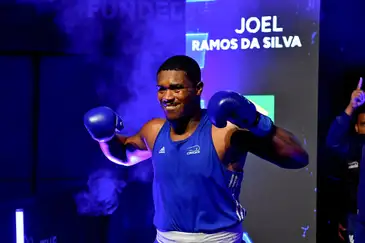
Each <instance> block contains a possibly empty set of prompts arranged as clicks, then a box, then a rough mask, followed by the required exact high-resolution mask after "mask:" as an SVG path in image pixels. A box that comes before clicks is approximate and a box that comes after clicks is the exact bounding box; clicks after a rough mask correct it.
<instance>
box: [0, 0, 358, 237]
mask: <svg viewBox="0 0 365 243" xmlns="http://www.w3.org/2000/svg"><path fill="white" fill-rule="evenodd" d="M64 4H66V3H64ZM364 5H365V3H364V2H363V1H359V0H357V1H352V2H346V3H345V2H333V1H327V0H324V1H322V3H321V25H320V56H319V57H320V59H319V60H320V64H319V108H318V119H319V121H318V122H319V124H318V147H319V148H318V198H317V200H318V201H317V202H318V206H317V232H318V233H317V238H318V239H317V242H331V243H332V242H336V240H337V220H338V219H339V218H340V217H341V215H340V213H341V208H340V202H341V200H342V199H341V195H340V194H339V191H338V187H339V184H340V181H339V180H336V179H334V178H338V177H340V174H341V171H339V169H338V166H337V164H338V163H337V160H336V158H334V157H333V156H330V154H329V152H328V151H327V150H326V149H325V147H324V138H325V135H326V133H327V131H328V127H329V124H330V122H331V121H332V119H334V117H335V115H337V114H338V113H339V112H341V110H343V109H344V108H345V106H346V105H347V103H348V100H349V96H350V94H351V91H352V90H353V89H354V87H356V83H357V81H358V78H359V77H360V76H361V75H363V76H364V64H365V61H364V57H365V45H363V40H364V36H363V34H362V31H361V30H362V28H363V26H364V24H365V20H364V19H363V17H362V14H363V13H362V9H364V7H365V6H364ZM61 7H62V6H61ZM61 7H59V6H56V7H55V6H53V5H52V4H51V3H50V2H41V3H37V4H35V3H34V2H32V1H25V0H24V1H22V2H18V3H15V2H13V1H7V2H2V3H1V4H0V31H1V38H0V54H1V57H0V75H1V76H0V77H1V79H0V80H1V82H0V83H1V88H0V92H1V96H0V100H1V111H2V115H1V122H0V125H1V127H2V129H1V133H2V138H3V139H2V142H1V146H0V161H1V163H2V166H3V167H2V170H1V172H0V173H1V174H0V192H1V195H2V196H1V205H2V207H1V212H0V215H1V216H0V219H1V222H2V225H4V227H2V230H1V231H0V237H1V239H2V240H1V241H2V242H5V243H7V242H9V243H10V242H13V238H12V237H13V234H12V232H13V224H12V222H13V220H14V209H15V208H16V207H23V208H25V209H26V217H27V218H28V226H26V227H28V229H27V230H28V231H29V234H32V236H33V237H34V238H36V237H38V238H39V239H45V238H47V237H50V236H52V235H57V236H58V241H59V242H70V243H71V242H106V240H105V238H102V237H106V236H104V235H103V229H105V230H104V232H105V235H109V238H114V239H117V240H119V241H114V242H150V240H151V239H153V237H154V229H153V226H152V218H151V204H152V199H151V196H150V195H151V184H150V183H149V181H150V177H149V176H150V175H148V174H147V175H144V176H145V177H144V178H141V176H136V174H137V175H139V173H137V172H138V171H142V170H143V171H146V170H147V171H148V169H146V168H145V167H147V168H148V167H149V163H148V162H146V163H144V164H141V165H139V168H134V169H131V170H129V171H128V170H127V171H124V170H121V171H119V172H118V173H119V177H120V178H122V179H123V180H125V181H127V182H128V183H127V186H126V187H125V188H124V191H123V192H122V193H121V194H120V195H119V197H120V205H121V206H120V207H119V208H118V210H117V211H116V212H114V214H113V215H112V216H111V217H90V218H89V217H86V216H84V217H80V216H78V215H77V214H76V205H75V203H74V199H73V196H74V194H76V193H78V192H79V191H81V190H85V188H86V187H87V186H86V182H87V180H88V176H89V174H90V173H92V172H93V171H95V170H97V169H99V168H100V167H103V168H107V169H109V168H110V167H112V166H110V165H109V164H108V162H107V161H106V160H105V159H104V158H103V156H102V155H101V154H100V151H99V149H98V147H97V145H96V144H95V143H93V142H92V141H90V138H89V136H88V134H87V133H86V132H85V130H84V128H83V124H82V116H83V114H84V112H85V111H86V110H88V109H90V108H91V107H93V106H95V105H100V104H104V105H109V106H111V107H113V108H115V109H118V108H119V109H120V104H121V103H122V104H123V102H124V103H125V104H127V101H129V100H133V97H134V96H133V90H131V89H136V88H132V87H131V85H130V82H129V80H128V77H131V76H133V75H132V74H131V70H133V67H134V66H138V61H137V60H136V59H138V58H137V57H135V56H133V55H132V54H129V56H128V60H134V61H128V62H125V61H124V62H123V61H118V62H116V61H115V60H116V59H117V60H124V59H123V56H119V57H115V56H114V55H113V53H118V51H116V50H115V48H113V45H114V44H115V43H118V42H115V40H116V39H117V40H118V41H119V40H120V41H125V42H128V43H138V41H141V40H138V39H131V38H132V37H131V35H128V34H126V33H133V32H135V28H134V27H133V28H132V27H131V26H132V25H131V22H123V23H125V24H124V25H123V26H124V28H127V30H128V28H130V29H129V32H128V31H127V30H126V29H124V30H123V32H122V33H119V35H120V36H123V38H114V42H113V38H112V37H110V36H113V33H114V34H115V33H116V31H115V30H113V29H108V28H107V27H106V26H108V25H107V24H106V23H107V22H108V21H115V18H105V17H104V18H102V17H101V16H100V15H98V12H96V13H95V16H96V18H94V19H93V20H92V19H89V18H86V17H85V18H84V19H83V21H81V24H80V25H83V26H84V28H81V27H79V26H78V25H76V26H74V28H75V30H74V31H73V32H72V33H71V34H70V32H69V29H67V28H66V27H65V26H64V25H60V24H59V22H58V21H60V20H59V18H60V17H59V15H58V13H59V12H60V10H59V8H61ZM82 7H83V6H81V9H82ZM84 11H86V12H88V10H85V9H84ZM62 13H63V12H62ZM67 14H69V13H63V15H62V16H69V15H67ZM98 16H99V17H100V18H99V17H98ZM85 19H86V20H85ZM95 19H96V20H95ZM113 19H114V20H113ZM90 21H91V22H92V21H94V22H92V23H90ZM95 21H96V22H97V23H98V25H97V27H98V28H96V25H95ZM134 21H136V20H134ZM138 21H140V22H141V24H140V25H141V26H149V28H147V27H145V29H147V30H144V31H150V32H151V31H153V30H152V28H151V26H152V24H151V22H149V24H148V25H147V24H146V22H143V21H142V20H141V19H138ZM160 22H161V20H159V21H158V23H157V22H155V23H154V25H157V24H162V22H161V23H160ZM167 22H169V23H173V24H174V26H173V27H172V26H169V25H168V24H166V22H165V23H164V24H165V25H164V26H165V28H168V29H169V30H170V31H171V33H175V34H174V36H176V39H175V41H176V42H175V43H179V41H181V45H174V46H171V44H170V45H168V43H170V42H171V41H170V40H166V42H168V43H164V42H163V40H164V38H160V39H159V38H157V37H158V36H159V35H158V33H157V32H156V33H154V34H155V36H157V37H156V41H155V42H158V43H157V44H155V43H154V45H152V44H151V46H150V47H149V48H151V49H150V50H155V51H154V52H157V53H158V54H156V55H157V56H156V57H155V58H153V59H154V60H155V62H156V63H158V62H160V60H162V59H164V58H165V57H167V56H169V55H170V54H171V53H174V54H176V53H183V52H184V50H179V49H175V48H176V47H178V46H181V47H184V43H185V38H184V37H185V36H184V34H185V27H184V26H183V23H184V20H178V18H177V19H175V22H173V21H167ZM142 23H144V25H143V24H142ZM171 25H172V24H171ZM85 26H86V27H85ZM92 27H95V28H92ZM90 29H92V30H93V31H92V32H91V31H90ZM82 30H84V32H83V31H82ZM180 31H181V32H180ZM150 32H148V33H149V34H148V35H146V36H149V37H150V36H151V35H150ZM100 33H102V34H100ZM94 35H95V36H94ZM100 36H102V37H104V38H100ZM108 36H109V37H108ZM170 36H171V35H170ZM178 36H181V39H179V37H178ZM81 37H82V38H85V39H86V41H84V42H83V45H81V44H80V43H79V42H76V41H75V40H77V39H78V38H81ZM143 39H144V40H146V39H147V37H146V38H143ZM150 39H151V38H150ZM85 43H86V44H85ZM113 43H114V44H113ZM161 47H163V49H164V50H166V51H164V53H162V54H161V51H160V50H161ZM142 49H143V50H148V49H147V48H146V46H145V45H144V46H143V48H142ZM95 50H97V51H95ZM126 55H127V54H126ZM150 59H151V58H150ZM115 62H116V63H117V64H120V65H119V67H121V68H122V71H121V72H122V74H123V75H121V74H120V73H118V72H117V73H116V72H112V70H114V68H111V66H112V67H115V66H118V65H111V64H110V63H115ZM122 63H123V65H122ZM148 66H149V68H150V69H151V70H153V69H154V68H155V67H156V64H154V63H152V62H151V63H149V64H148ZM146 72H147V71H146ZM120 76H122V77H124V79H126V80H124V81H123V82H122V83H117V84H116V83H115V82H114V81H115V80H120V78H119V77H120ZM146 76H148V75H146ZM150 76H153V74H150ZM100 78H104V79H105V83H106V86H105V87H102V88H100V87H97V83H98V82H99V81H100ZM145 80H147V79H145ZM116 87H118V88H120V89H121V90H124V91H126V92H123V95H119V96H117V97H119V98H118V100H114V99H116V98H114V97H116V96H115V95H107V94H111V93H113V92H111V91H110V90H112V91H113V90H116ZM138 88H140V86H138ZM103 90H107V91H103ZM108 90H109V91H108ZM126 94H128V95H126ZM143 119H145V118H141V121H143ZM141 167H142V168H141ZM27 209H29V210H27ZM298 210H299V209H298ZM27 212H29V213H27ZM31 215H36V216H32V217H30V216H31ZM146 215H147V216H146ZM268 217H269V216H268ZM49 220H51V221H49ZM5 226H6V227H5ZM141 232H142V233H141ZM72 234H73V236H72ZM116 236H118V237H116ZM86 237H89V239H86ZM111 242H113V241H111Z"/></svg>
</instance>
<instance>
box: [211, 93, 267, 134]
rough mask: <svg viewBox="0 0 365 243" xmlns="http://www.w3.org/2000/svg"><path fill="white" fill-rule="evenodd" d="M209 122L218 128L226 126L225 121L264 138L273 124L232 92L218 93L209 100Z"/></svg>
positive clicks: (253, 106)
mask: <svg viewBox="0 0 365 243" xmlns="http://www.w3.org/2000/svg"><path fill="white" fill-rule="evenodd" d="M207 112H208V116H209V119H210V121H211V122H212V124H213V125H215V126H216V127H218V128H223V127H225V126H227V121H229V122H231V123H233V124H235V125H236V126H238V127H240V128H247V129H249V130H250V131H251V132H252V133H254V134H256V135H259V136H265V135H267V134H268V133H270V132H271V131H272V128H273V122H272V121H271V119H270V118H269V117H267V116H264V115H262V114H261V113H259V112H257V110H256V107H255V105H254V104H253V103H252V102H250V101H249V100H248V99H246V98H245V97H243V96H242V95H240V94H238V93H236V92H233V91H219V92H217V93H215V94H214V95H213V96H212V98H211V99H210V101H209V103H208V107H207Z"/></svg>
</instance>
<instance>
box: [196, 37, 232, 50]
mask: <svg viewBox="0 0 365 243" xmlns="http://www.w3.org/2000/svg"><path fill="white" fill-rule="evenodd" d="M236 49H238V40H237V39H222V40H220V39H216V40H202V41H199V40H193V41H192V43H191V50H192V51H213V50H224V51H226V50H236Z"/></svg>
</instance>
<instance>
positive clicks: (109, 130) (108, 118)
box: [84, 106, 123, 142]
mask: <svg viewBox="0 0 365 243" xmlns="http://www.w3.org/2000/svg"><path fill="white" fill-rule="evenodd" d="M84 125H85V127H86V129H87V130H88V132H89V133H90V135H91V137H92V138H93V139H94V140H96V141H98V142H107V141H109V140H111V139H112V138H113V137H114V135H115V133H116V132H119V131H121V130H122V129H123V121H122V119H121V118H120V117H119V116H118V115H117V114H116V113H115V112H114V111H113V110H112V109H110V108H109V107H105V106H101V107H97V108H94V109H91V110H89V111H88V112H87V113H86V114H85V115H84Z"/></svg>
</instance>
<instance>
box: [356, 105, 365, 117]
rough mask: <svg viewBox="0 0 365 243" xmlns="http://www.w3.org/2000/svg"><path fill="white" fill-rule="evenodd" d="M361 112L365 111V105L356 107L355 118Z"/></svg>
mask: <svg viewBox="0 0 365 243" xmlns="http://www.w3.org/2000/svg"><path fill="white" fill-rule="evenodd" d="M363 113H365V105H362V106H360V107H358V108H357V109H356V111H355V117H356V119H357V116H358V115H360V114H363Z"/></svg>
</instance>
